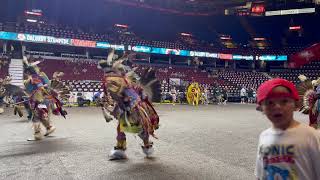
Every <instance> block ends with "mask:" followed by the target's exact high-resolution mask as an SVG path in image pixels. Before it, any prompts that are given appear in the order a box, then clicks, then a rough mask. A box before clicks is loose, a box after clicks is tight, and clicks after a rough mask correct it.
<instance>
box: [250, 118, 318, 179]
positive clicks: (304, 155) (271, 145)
mask: <svg viewBox="0 0 320 180" xmlns="http://www.w3.org/2000/svg"><path fill="white" fill-rule="evenodd" d="M255 175H256V177H257V178H259V179H260V180H266V179H268V180H269V179H279V180H300V179H301V180H302V179H303V180H320V133H319V131H316V130H315V129H313V128H311V127H309V126H307V125H305V124H300V125H298V126H297V127H295V128H292V129H288V130H285V131H283V130H280V129H275V128H269V129H267V130H265V131H263V132H262V133H261V134H260V138H259V145H258V155H257V161H256V169H255Z"/></svg>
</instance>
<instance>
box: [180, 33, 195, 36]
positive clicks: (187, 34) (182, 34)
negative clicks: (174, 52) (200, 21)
mask: <svg viewBox="0 0 320 180" xmlns="http://www.w3.org/2000/svg"><path fill="white" fill-rule="evenodd" d="M180 35H181V36H192V34H189V33H180Z"/></svg>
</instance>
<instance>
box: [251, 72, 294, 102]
mask: <svg viewBox="0 0 320 180" xmlns="http://www.w3.org/2000/svg"><path fill="white" fill-rule="evenodd" d="M277 86H283V87H286V88H288V90H289V91H290V93H272V90H273V88H275V87H277ZM270 97H290V98H292V99H294V100H296V101H298V100H299V98H300V97H299V93H298V90H297V89H296V86H295V85H294V84H293V83H292V82H290V81H287V80H285V79H281V78H275V79H271V80H268V81H266V82H264V83H262V84H261V85H260V86H259V88H258V91H257V103H258V104H261V102H262V101H264V100H265V99H266V98H270Z"/></svg>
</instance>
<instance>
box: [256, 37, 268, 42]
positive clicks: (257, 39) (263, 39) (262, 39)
mask: <svg viewBox="0 0 320 180" xmlns="http://www.w3.org/2000/svg"><path fill="white" fill-rule="evenodd" d="M253 40H255V41H265V40H266V38H261V37H260V38H253Z"/></svg>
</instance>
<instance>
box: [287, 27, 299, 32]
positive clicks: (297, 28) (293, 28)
mask: <svg viewBox="0 0 320 180" xmlns="http://www.w3.org/2000/svg"><path fill="white" fill-rule="evenodd" d="M289 30H292V31H298V30H301V26H290V27H289Z"/></svg>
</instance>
